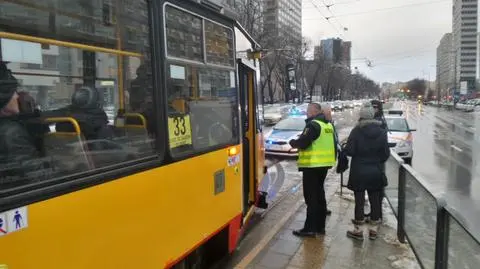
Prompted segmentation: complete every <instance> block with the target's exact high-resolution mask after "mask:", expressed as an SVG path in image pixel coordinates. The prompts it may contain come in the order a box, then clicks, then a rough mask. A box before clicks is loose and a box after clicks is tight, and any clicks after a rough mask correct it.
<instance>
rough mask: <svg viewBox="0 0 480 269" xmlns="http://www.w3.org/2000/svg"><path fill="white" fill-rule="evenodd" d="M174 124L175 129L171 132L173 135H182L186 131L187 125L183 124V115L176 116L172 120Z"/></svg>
mask: <svg viewBox="0 0 480 269" xmlns="http://www.w3.org/2000/svg"><path fill="white" fill-rule="evenodd" d="M173 123H174V124H175V130H173V134H174V135H175V136H179V135H184V134H185V133H186V132H187V127H186V126H185V118H184V117H176V118H175V119H174V120H173Z"/></svg>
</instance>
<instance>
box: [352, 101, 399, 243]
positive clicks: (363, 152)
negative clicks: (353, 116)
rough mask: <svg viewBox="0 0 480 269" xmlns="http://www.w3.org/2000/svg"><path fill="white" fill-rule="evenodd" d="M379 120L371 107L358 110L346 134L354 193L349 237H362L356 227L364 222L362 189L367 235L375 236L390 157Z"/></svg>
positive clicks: (383, 130)
mask: <svg viewBox="0 0 480 269" xmlns="http://www.w3.org/2000/svg"><path fill="white" fill-rule="evenodd" d="M381 124H382V123H381V122H380V121H378V120H375V119H374V111H373V109H372V108H370V107H363V108H362V109H361V110H360V120H359V122H358V124H357V126H355V128H353V130H352V132H351V133H350V136H349V137H348V141H347V145H346V146H345V149H344V152H346V154H347V155H348V156H351V157H352V160H351V165H350V176H349V180H348V188H349V189H350V190H352V191H354V193H355V219H354V224H355V229H354V230H352V231H348V232H347V235H348V236H349V237H352V238H355V239H359V240H363V232H362V230H361V229H360V228H359V226H360V225H362V224H364V222H365V219H364V204H365V191H367V192H368V198H369V200H370V208H371V209H370V212H371V214H370V223H371V224H372V225H373V226H372V227H371V229H370V233H369V235H370V238H371V239H375V238H376V236H377V225H378V222H379V219H380V214H381V202H380V201H381V197H382V191H383V189H384V187H385V186H386V185H387V181H386V177H385V174H384V171H383V168H382V167H383V165H384V163H385V162H386V161H387V159H388V157H389V156H390V149H389V147H388V138H387V131H386V130H385V129H383V128H382V127H381Z"/></svg>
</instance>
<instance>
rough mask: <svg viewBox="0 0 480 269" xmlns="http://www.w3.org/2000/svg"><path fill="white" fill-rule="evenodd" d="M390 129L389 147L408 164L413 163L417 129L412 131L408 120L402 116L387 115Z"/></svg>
mask: <svg viewBox="0 0 480 269" xmlns="http://www.w3.org/2000/svg"><path fill="white" fill-rule="evenodd" d="M385 121H386V123H387V128H388V145H389V146H390V148H391V149H392V150H393V151H394V152H396V153H397V154H398V155H399V156H400V157H402V158H403V160H404V161H405V163H406V164H411V163H412V158H413V136H412V132H414V131H416V130H415V129H410V127H409V126H408V122H407V119H406V118H405V117H403V116H401V115H386V116H385Z"/></svg>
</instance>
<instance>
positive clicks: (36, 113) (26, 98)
mask: <svg viewBox="0 0 480 269" xmlns="http://www.w3.org/2000/svg"><path fill="white" fill-rule="evenodd" d="M18 105H19V110H20V113H19V115H20V118H21V119H22V120H23V121H24V123H25V128H26V129H27V131H28V133H29V134H30V136H32V139H33V142H34V144H35V147H36V148H37V150H38V151H39V152H40V153H41V155H42V156H44V155H45V148H44V139H43V137H44V135H45V134H46V133H49V132H50V128H49V127H48V124H47V123H44V122H43V121H42V119H41V111H40V109H39V108H38V106H37V104H36V102H35V99H34V98H33V97H32V96H31V95H30V94H29V93H28V92H26V91H20V92H18Z"/></svg>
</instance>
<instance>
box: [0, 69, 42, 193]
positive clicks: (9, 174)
mask: <svg viewBox="0 0 480 269" xmlns="http://www.w3.org/2000/svg"><path fill="white" fill-rule="evenodd" d="M6 64H7V63H5V62H0V165H1V168H0V177H1V181H3V182H0V183H1V184H0V185H4V186H8V185H10V184H17V183H18V181H20V180H21V179H27V178H29V174H30V173H35V172H36V171H38V170H42V169H43V167H42V163H41V162H40V163H39V162H38V160H37V158H39V157H40V156H41V152H40V151H39V150H38V148H37V146H36V145H35V143H34V139H33V137H32V136H31V135H30V134H29V132H28V129H27V128H26V125H25V124H24V122H23V120H22V118H21V117H20V105H19V94H18V93H17V90H18V81H17V79H16V78H15V77H14V76H13V75H12V72H11V71H10V70H9V69H8V68H7V65H6Z"/></svg>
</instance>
